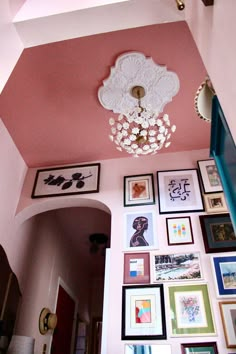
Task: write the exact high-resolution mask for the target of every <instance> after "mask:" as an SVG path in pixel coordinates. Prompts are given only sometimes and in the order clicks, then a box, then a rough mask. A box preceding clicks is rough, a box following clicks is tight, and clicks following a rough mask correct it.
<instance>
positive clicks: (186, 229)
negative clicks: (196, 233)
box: [166, 216, 194, 246]
mask: <svg viewBox="0 0 236 354" xmlns="http://www.w3.org/2000/svg"><path fill="white" fill-rule="evenodd" d="M166 228H167V238H168V245H169V246H173V245H187V244H190V243H193V242H194V241H193V233H192V224H191V219H190V217H189V216H185V217H174V218H166Z"/></svg>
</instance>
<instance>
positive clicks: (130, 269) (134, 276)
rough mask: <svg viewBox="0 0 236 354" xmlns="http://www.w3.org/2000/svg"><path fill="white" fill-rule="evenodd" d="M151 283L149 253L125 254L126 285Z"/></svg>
mask: <svg viewBox="0 0 236 354" xmlns="http://www.w3.org/2000/svg"><path fill="white" fill-rule="evenodd" d="M145 283H146V284H149V283H150V257H149V252H142V253H141V252H140V253H125V254H124V284H145Z"/></svg>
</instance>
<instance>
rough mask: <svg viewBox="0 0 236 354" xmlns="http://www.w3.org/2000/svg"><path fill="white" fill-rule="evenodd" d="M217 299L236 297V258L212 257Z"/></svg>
mask: <svg viewBox="0 0 236 354" xmlns="http://www.w3.org/2000/svg"><path fill="white" fill-rule="evenodd" d="M211 262H212V269H213V276H214V280H215V285H216V292H217V297H228V298H229V297H230V296H231V297H232V296H235V295H236V256H229V257H228V256H221V257H217V256H212V258H211Z"/></svg>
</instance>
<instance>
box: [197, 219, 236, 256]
mask: <svg viewBox="0 0 236 354" xmlns="http://www.w3.org/2000/svg"><path fill="white" fill-rule="evenodd" d="M199 220H200V225H201V229H202V237H203V241H204V246H205V250H206V253H217V252H232V251H236V235H235V232H234V229H233V225H232V222H231V218H230V215H229V214H228V213H225V214H212V215H200V216H199Z"/></svg>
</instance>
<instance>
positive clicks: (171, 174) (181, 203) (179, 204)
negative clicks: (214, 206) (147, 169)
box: [157, 169, 204, 214]
mask: <svg viewBox="0 0 236 354" xmlns="http://www.w3.org/2000/svg"><path fill="white" fill-rule="evenodd" d="M157 185H158V199H159V213H160V214H169V213H183V212H199V211H203V210H204V206H203V200H202V195H201V190H200V185H199V179H198V171H197V169H184V170H172V171H157Z"/></svg>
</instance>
